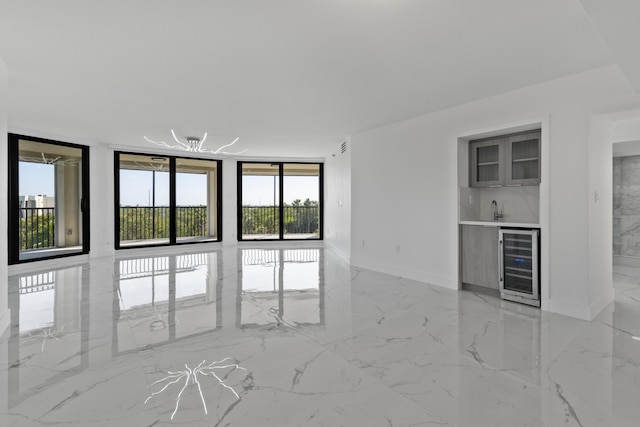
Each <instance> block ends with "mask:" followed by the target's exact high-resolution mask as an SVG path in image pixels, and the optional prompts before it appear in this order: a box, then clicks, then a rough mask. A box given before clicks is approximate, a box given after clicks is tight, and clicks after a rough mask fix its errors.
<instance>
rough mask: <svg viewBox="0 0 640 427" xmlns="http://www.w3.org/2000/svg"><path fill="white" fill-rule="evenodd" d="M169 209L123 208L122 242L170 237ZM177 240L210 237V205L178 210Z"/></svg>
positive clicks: (185, 207) (121, 210)
mask: <svg viewBox="0 0 640 427" xmlns="http://www.w3.org/2000/svg"><path fill="white" fill-rule="evenodd" d="M169 224H170V209H169V207H168V206H156V207H153V206H121V207H120V241H125V240H151V239H167V238H169ZM176 235H177V236H176V237H204V236H208V235H209V225H208V221H207V207H206V206H178V207H177V208H176Z"/></svg>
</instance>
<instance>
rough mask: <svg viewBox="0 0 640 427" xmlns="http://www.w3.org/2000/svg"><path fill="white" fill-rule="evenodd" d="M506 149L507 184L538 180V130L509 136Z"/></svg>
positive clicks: (526, 183) (528, 183) (533, 182)
mask: <svg viewBox="0 0 640 427" xmlns="http://www.w3.org/2000/svg"><path fill="white" fill-rule="evenodd" d="M506 150H507V152H506V155H507V185H532V184H537V183H539V182H540V132H532V133H526V134H521V135H515V136H512V137H509V138H508V140H507V148H506Z"/></svg>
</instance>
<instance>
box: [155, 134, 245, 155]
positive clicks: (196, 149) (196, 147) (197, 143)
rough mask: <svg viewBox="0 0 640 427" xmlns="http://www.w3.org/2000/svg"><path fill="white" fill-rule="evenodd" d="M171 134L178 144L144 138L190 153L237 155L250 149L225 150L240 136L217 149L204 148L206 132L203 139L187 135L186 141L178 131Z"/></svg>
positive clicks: (162, 145)
mask: <svg viewBox="0 0 640 427" xmlns="http://www.w3.org/2000/svg"><path fill="white" fill-rule="evenodd" d="M171 135H173V139H174V140H175V141H176V142H177V145H175V144H173V145H171V144H167V143H166V142H164V141H154V140H152V139H151V138H147V137H146V136H143V138H144V139H145V140H147V141H148V142H150V143H152V144H156V145H160V146H161V147H166V148H171V149H177V150H183V151H188V152H190V153H208V154H225V155H236V154H242V153H244V152H246V151H248V150H247V149H244V150H242V151H236V152H228V151H225V150H224V149H225V148H227V147H231V146H232V145H233V144H235V143H236V142H238V140H239V139H240V138H236V139H234V140H233V141H232V142H231V143H229V144H226V145H223V146H222V147H220V148H218V149H217V150H209V149H207V148H202V145H203V144H204V141H205V139H207V133H206V132H205V133H204V136H203V137H202V139H200V138H198V137H195V136H187V137H186V138H185V141H180V139H178V137H177V136H176V133H175V132H174V131H173V129H171Z"/></svg>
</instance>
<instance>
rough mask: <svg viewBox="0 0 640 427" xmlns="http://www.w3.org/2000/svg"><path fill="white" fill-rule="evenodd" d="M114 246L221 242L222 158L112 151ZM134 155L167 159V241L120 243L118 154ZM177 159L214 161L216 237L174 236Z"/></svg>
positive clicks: (122, 247) (117, 248)
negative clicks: (185, 238) (179, 238)
mask: <svg viewBox="0 0 640 427" xmlns="http://www.w3.org/2000/svg"><path fill="white" fill-rule="evenodd" d="M113 154H114V181H113V183H114V242H115V244H114V247H115V249H116V250H121V249H123V250H126V249H140V248H153V247H164V246H182V245H195V244H203V243H219V242H222V224H223V221H222V164H223V162H222V160H220V159H211V158H206V157H193V156H178V155H171V154H164V153H147V152H139V151H115V152H114V153H113ZM121 154H128V155H136V156H149V157H164V158H167V159H168V160H169V215H170V222H169V242H168V243H150V244H141V245H127V246H121V245H120V155H121ZM177 159H193V160H205V161H210V162H216V209H217V212H216V229H217V230H216V239H213V238H212V239H207V240H202V241H190V242H178V241H177V238H176V231H177V230H176V207H177V206H176V160H177Z"/></svg>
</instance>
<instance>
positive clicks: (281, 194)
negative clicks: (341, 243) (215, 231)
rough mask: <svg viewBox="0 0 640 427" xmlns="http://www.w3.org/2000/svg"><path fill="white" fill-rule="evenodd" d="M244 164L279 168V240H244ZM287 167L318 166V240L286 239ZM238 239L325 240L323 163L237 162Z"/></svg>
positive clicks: (311, 240) (312, 240) (241, 240)
mask: <svg viewBox="0 0 640 427" xmlns="http://www.w3.org/2000/svg"><path fill="white" fill-rule="evenodd" d="M244 164H263V165H270V166H276V165H277V166H278V194H279V197H278V207H279V215H278V220H279V225H278V235H279V237H278V238H277V239H243V238H242V176H243V175H242V165H244ZM285 165H317V166H318V181H319V183H318V185H319V188H318V238H317V239H305V238H299V239H295V238H287V239H285V238H284V179H283V178H284V177H285V175H284V166H285ZM237 237H238V241H239V242H282V241H286V242H296V241H308V242H317V241H322V240H324V163H322V162H288V161H251V160H246V161H244V160H243V161H238V162H237Z"/></svg>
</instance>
